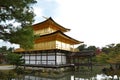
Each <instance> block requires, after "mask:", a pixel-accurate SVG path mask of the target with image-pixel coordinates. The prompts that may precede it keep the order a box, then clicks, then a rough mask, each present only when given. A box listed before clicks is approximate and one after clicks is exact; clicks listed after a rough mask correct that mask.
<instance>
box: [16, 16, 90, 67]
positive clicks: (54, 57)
mask: <svg viewBox="0 0 120 80" xmlns="http://www.w3.org/2000/svg"><path fill="white" fill-rule="evenodd" d="M33 30H34V35H35V36H37V37H36V38H35V41H34V43H35V44H34V48H33V49H31V50H24V49H22V48H19V49H16V50H15V52H17V53H19V54H23V58H24V59H25V64H24V65H25V66H32V67H44V68H60V67H70V66H75V65H71V64H74V61H73V62H72V61H71V59H73V60H74V58H73V57H72V56H74V57H75V55H77V54H78V53H75V52H76V50H75V48H74V45H76V44H80V43H82V42H81V41H78V40H75V39H73V38H71V37H69V36H67V35H66V34H64V32H68V31H70V29H67V28H64V27H63V26H61V25H59V24H58V23H56V22H55V21H54V20H53V19H52V18H51V17H50V18H48V19H47V20H45V21H43V22H41V23H38V24H35V25H33ZM78 57H79V56H78ZM89 60H90V59H89ZM76 66H78V64H77V65H76Z"/></svg>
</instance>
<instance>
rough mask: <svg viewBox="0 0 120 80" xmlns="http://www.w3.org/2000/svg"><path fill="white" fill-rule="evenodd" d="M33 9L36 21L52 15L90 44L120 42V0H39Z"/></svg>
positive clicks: (73, 33) (75, 37)
mask: <svg viewBox="0 0 120 80" xmlns="http://www.w3.org/2000/svg"><path fill="white" fill-rule="evenodd" d="M34 12H35V14H36V17H35V23H38V22H41V21H44V20H45V19H44V18H43V17H42V16H45V17H52V18H53V20H55V21H56V22H57V23H58V24H60V25H62V26H64V27H66V28H69V29H71V31H70V32H68V33H66V34H67V35H69V36H71V37H73V38H74V39H77V40H79V41H83V42H84V44H87V45H88V46H90V45H95V46H96V47H103V46H105V45H108V44H112V43H120V29H119V28H120V0H38V2H37V4H35V5H34Z"/></svg>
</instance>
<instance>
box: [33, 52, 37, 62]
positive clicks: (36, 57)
mask: <svg viewBox="0 0 120 80" xmlns="http://www.w3.org/2000/svg"><path fill="white" fill-rule="evenodd" d="M34 53H35V64H37V52H34Z"/></svg>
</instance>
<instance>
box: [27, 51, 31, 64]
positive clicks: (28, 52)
mask: <svg viewBox="0 0 120 80" xmlns="http://www.w3.org/2000/svg"><path fill="white" fill-rule="evenodd" d="M28 54H29V64H30V57H31V56H30V52H28Z"/></svg>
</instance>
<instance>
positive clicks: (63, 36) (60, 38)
mask: <svg viewBox="0 0 120 80" xmlns="http://www.w3.org/2000/svg"><path fill="white" fill-rule="evenodd" d="M52 40H58V41H62V42H65V43H69V44H80V43H83V42H82V41H78V40H76V39H73V38H72V37H69V36H67V35H66V34H64V33H63V32H61V31H56V32H53V33H51V34H46V35H41V36H40V37H39V38H37V39H35V43H40V42H44V41H52Z"/></svg>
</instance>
